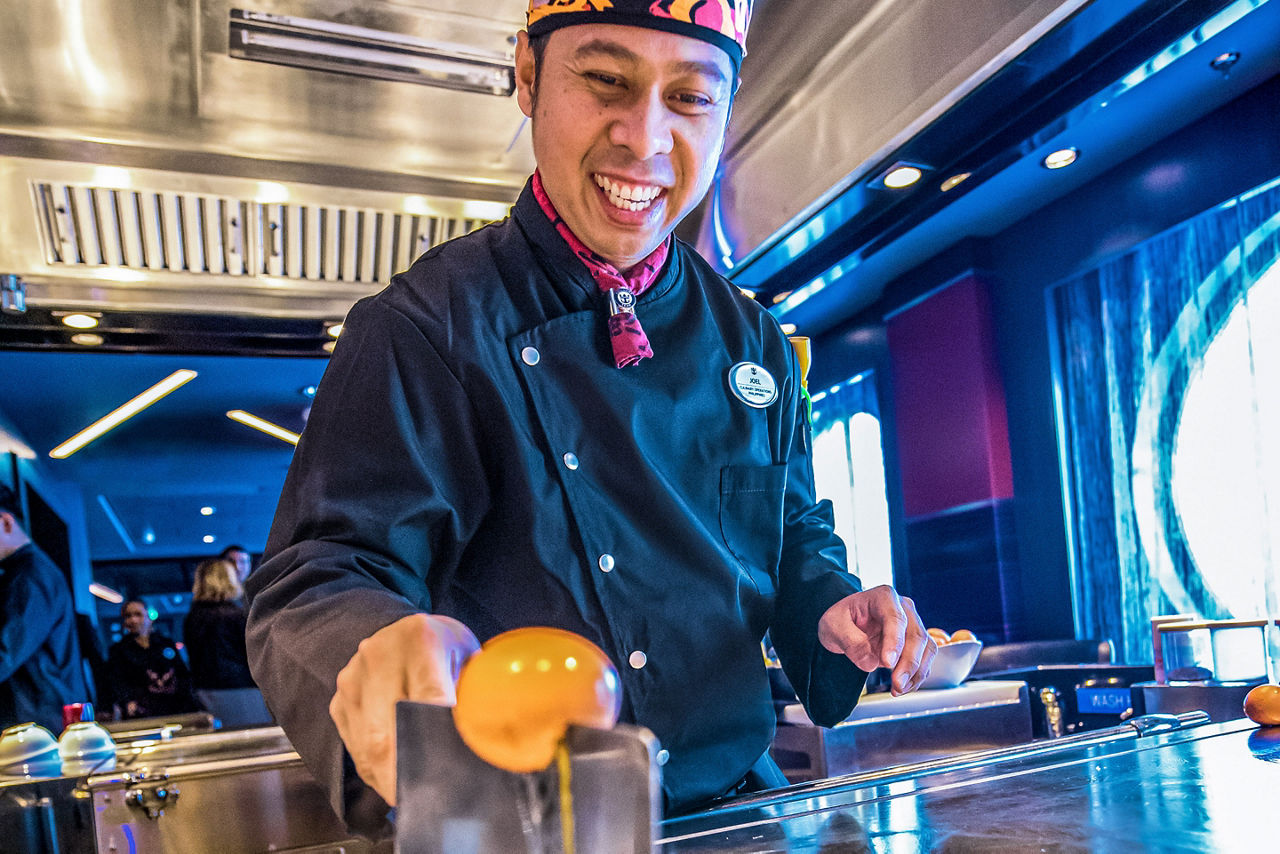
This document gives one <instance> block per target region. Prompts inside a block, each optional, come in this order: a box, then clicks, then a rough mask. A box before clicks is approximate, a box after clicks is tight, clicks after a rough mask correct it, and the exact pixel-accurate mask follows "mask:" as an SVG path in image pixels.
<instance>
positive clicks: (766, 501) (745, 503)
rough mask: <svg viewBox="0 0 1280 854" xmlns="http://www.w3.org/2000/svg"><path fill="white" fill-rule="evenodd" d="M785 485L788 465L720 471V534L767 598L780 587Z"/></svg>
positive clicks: (731, 468) (730, 467)
mask: <svg viewBox="0 0 1280 854" xmlns="http://www.w3.org/2000/svg"><path fill="white" fill-rule="evenodd" d="M786 485H787V467H786V466H785V465H773V466H725V467H724V468H722V469H720V533H721V535H722V536H723V537H724V542H725V545H727V546H728V547H729V551H731V552H733V555H734V557H736V558H737V559H738V560H739V561H740V562H741V563H742V565H743V568H744V569H746V571H747V574H748V575H749V576H750V578H751V581H752V583H753V584H755V586H756V588H757V589H758V590H759V591H760V592H761V593H763V594H766V595H767V594H770V593H772V592H773V591H774V589H775V588H776V586H777V573H778V560H779V558H780V557H781V555H782V496H783V493H784V492H785V490H786Z"/></svg>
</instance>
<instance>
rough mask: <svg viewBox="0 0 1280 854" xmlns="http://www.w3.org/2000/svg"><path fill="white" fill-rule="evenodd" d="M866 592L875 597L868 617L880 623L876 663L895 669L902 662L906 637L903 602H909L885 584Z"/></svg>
mask: <svg viewBox="0 0 1280 854" xmlns="http://www.w3.org/2000/svg"><path fill="white" fill-rule="evenodd" d="M867 592H868V593H869V594H870V595H871V596H873V597H875V598H874V599H872V607H873V609H874V610H873V612H872V614H871V615H870V616H871V617H872V619H877V620H879V623H880V648H879V650H878V652H879V655H880V660H879V662H878V663H879V665H880V666H881V667H896V666H897V664H898V662H899V661H901V660H902V651H903V646H904V644H905V643H906V637H907V626H908V620H907V612H906V610H905V609H904V608H903V602H904V601H907V602H909V601H911V600H909V599H904V598H903V597H900V596H899V595H898V592H897V591H896V590H894V589H893V588H892V587H889V586H888V585H887V584H882V585H880V586H879V587H873V588H871V590H869V591H867ZM913 609H914V606H913ZM922 631H923V629H922Z"/></svg>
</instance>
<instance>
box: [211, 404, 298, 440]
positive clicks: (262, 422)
mask: <svg viewBox="0 0 1280 854" xmlns="http://www.w3.org/2000/svg"><path fill="white" fill-rule="evenodd" d="M227 417H228V418H230V419H231V420H232V421H237V422H239V423H241V424H243V425H244V426H246V427H252V428H253V429H254V430H261V431H262V432H263V433H266V434H267V435H268V436H275V437H276V438H277V439H280V440H282V441H285V442H288V443H289V444H290V445H296V444H298V434H297V433H295V432H293V431H292V430H286V429H284V428H283V427H281V426H280V425H279V424H272V423H271V422H270V421H267V420H266V419H265V418H259V417H258V416H256V415H251V414H250V413H248V412H245V411H244V410H243V409H233V410H231V411H230V412H228V413H227Z"/></svg>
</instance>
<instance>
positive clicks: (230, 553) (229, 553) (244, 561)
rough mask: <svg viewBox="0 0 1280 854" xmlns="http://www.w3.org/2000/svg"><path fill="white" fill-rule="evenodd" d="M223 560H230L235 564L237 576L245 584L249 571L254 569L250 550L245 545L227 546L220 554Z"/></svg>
mask: <svg viewBox="0 0 1280 854" xmlns="http://www.w3.org/2000/svg"><path fill="white" fill-rule="evenodd" d="M218 557H219V558H221V559H222V560H229V561H231V563H233V564H234V565H235V568H236V577H237V578H239V579H240V583H241V584H242V585H243V584H244V580H245V579H246V578H248V577H249V573H250V572H252V571H253V558H252V557H250V555H249V550H248V549H246V548H245V547H244V546H227V547H226V548H225V549H223V550H222V553H221V554H219V555H218Z"/></svg>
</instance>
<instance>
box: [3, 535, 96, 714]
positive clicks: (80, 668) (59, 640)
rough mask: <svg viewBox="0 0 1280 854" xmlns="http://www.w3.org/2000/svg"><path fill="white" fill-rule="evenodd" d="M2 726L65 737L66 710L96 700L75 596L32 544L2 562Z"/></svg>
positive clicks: (50, 562) (54, 567)
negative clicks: (32, 727)
mask: <svg viewBox="0 0 1280 854" xmlns="http://www.w3.org/2000/svg"><path fill="white" fill-rule="evenodd" d="M0 608H2V609H3V610H2V611H0V726H6V727H7V726H12V725H13V724H19V723H26V722H27V721H33V722H35V723H38V724H40V725H41V726H43V727H45V728H46V729H48V730H50V731H51V732H52V733H53V734H54V735H57V734H58V733H60V732H62V707H63V705H65V704H68V703H83V702H87V701H89V700H91V699H92V698H91V697H90V696H89V687H88V684H87V683H86V680H85V671H84V664H83V662H82V660H81V658H80V642H79V640H78V639H77V635H76V622H75V611H74V610H73V609H72V605H71V590H70V589H69V588H68V587H67V581H66V579H65V578H64V577H63V575H62V571H61V570H60V569H58V567H57V566H55V565H54V563H53V561H51V560H49V558H48V557H46V556H45V554H44V552H42V551H40V550H39V549H37V548H36V547H35V546H33V545H31V544H27V545H25V546H23V547H22V548H20V549H18V550H17V551H15V552H14V553H13V554H11V555H9V556H8V557H7V558H5V559H4V560H0Z"/></svg>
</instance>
